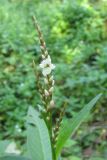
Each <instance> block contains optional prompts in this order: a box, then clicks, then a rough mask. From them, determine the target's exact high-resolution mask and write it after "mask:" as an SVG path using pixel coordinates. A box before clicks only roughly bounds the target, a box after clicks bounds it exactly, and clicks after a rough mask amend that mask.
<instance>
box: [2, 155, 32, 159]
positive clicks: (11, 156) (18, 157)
mask: <svg viewBox="0 0 107 160" xmlns="http://www.w3.org/2000/svg"><path fill="white" fill-rule="evenodd" d="M0 160H31V159H29V158H26V157H22V156H15V155H14V156H13V155H10V156H3V157H0Z"/></svg>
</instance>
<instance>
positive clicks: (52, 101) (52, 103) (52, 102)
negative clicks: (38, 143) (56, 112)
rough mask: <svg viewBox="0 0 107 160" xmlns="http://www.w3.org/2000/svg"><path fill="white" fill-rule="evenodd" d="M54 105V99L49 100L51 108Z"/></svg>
mask: <svg viewBox="0 0 107 160" xmlns="http://www.w3.org/2000/svg"><path fill="white" fill-rule="evenodd" d="M54 106H55V103H54V100H51V101H50V107H52V108H53V107H54Z"/></svg>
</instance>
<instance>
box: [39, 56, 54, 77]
mask: <svg viewBox="0 0 107 160" xmlns="http://www.w3.org/2000/svg"><path fill="white" fill-rule="evenodd" d="M40 68H41V69H42V73H43V75H44V76H47V75H49V74H50V73H51V71H52V70H53V69H54V68H55V65H53V64H52V63H51V58H50V56H49V55H48V57H46V59H43V61H42V62H41V64H40Z"/></svg>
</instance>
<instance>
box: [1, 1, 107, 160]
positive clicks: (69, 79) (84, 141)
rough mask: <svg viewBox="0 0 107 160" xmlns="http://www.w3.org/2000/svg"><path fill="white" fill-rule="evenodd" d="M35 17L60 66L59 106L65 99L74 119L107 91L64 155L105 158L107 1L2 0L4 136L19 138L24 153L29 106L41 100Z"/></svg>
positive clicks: (57, 75)
mask: <svg viewBox="0 0 107 160" xmlns="http://www.w3.org/2000/svg"><path fill="white" fill-rule="evenodd" d="M32 15H36V17H37V19H38V22H39V24H40V26H41V28H42V32H43V34H44V38H45V40H46V43H47V48H48V51H49V53H50V54H51V57H52V60H53V63H55V65H56V69H55V72H54V74H55V80H56V87H55V93H54V99H55V101H56V107H57V108H58V109H60V108H61V107H62V106H63V104H64V102H66V104H67V106H68V107H67V109H66V117H67V118H70V117H72V116H74V115H75V114H76V113H77V112H78V111H79V110H80V109H81V108H82V107H84V105H85V104H86V103H88V102H89V101H90V100H91V99H92V98H93V97H95V96H96V95H97V94H98V93H103V96H102V98H101V99H100V101H99V102H98V103H97V105H96V107H95V108H94V110H93V112H92V114H91V115H90V116H89V117H87V120H88V122H87V121H86V122H85V123H84V124H83V125H82V126H81V127H80V129H79V130H78V131H77V133H76V134H75V135H74V137H73V138H72V141H68V143H67V144H66V146H65V149H64V150H63V153H62V155H63V156H64V157H68V159H67V160H71V159H72V160H82V159H90V160H105V159H107V1H106V0H90V1H88V0H77V1H76V0H54V1H52V0H32V1H31V0H23V1H22V0H0V140H6V139H8V140H10V141H16V143H17V146H18V148H19V149H21V151H22V152H23V153H24V152H25V150H26V149H25V148H26V147H25V145H24V144H25V140H26V132H25V118H26V113H27V110H28V107H29V106H33V107H37V104H39V103H41V102H40V98H39V95H38V91H37V90H36V81H35V75H34V70H33V66H32V61H33V59H34V60H35V62H36V65H38V64H39V57H40V54H41V52H40V47H39V43H38V37H37V33H36V30H35V28H34V26H33V22H32V18H31V17H32ZM54 117H57V111H55V112H54Z"/></svg>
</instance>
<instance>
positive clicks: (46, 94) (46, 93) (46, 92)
mask: <svg viewBox="0 0 107 160" xmlns="http://www.w3.org/2000/svg"><path fill="white" fill-rule="evenodd" d="M44 92H45V96H46V97H48V96H49V92H48V91H47V90H46V89H45V91H44Z"/></svg>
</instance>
